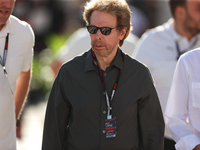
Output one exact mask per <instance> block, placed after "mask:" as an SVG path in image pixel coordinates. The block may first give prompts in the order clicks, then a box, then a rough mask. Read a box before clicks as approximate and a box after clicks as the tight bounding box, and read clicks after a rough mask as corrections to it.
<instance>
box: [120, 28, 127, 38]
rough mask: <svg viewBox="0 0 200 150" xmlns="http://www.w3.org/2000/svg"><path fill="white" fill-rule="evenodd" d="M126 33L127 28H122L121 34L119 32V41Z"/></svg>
mask: <svg viewBox="0 0 200 150" xmlns="http://www.w3.org/2000/svg"><path fill="white" fill-rule="evenodd" d="M126 31H127V27H124V28H123V29H122V30H121V32H120V38H119V39H120V40H122V39H123V38H124V36H125V35H126Z"/></svg>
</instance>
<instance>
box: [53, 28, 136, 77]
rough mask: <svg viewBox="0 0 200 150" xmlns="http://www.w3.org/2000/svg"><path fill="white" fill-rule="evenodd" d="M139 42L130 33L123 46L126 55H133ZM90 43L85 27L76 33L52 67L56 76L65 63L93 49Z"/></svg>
mask: <svg viewBox="0 0 200 150" xmlns="http://www.w3.org/2000/svg"><path fill="white" fill-rule="evenodd" d="M137 41H138V37H137V36H135V35H134V34H132V33H130V34H129V36H128V37H127V38H126V39H125V41H124V44H123V46H122V48H123V49H124V50H125V51H124V53H127V54H129V55H132V53H133V50H134V48H135V45H136V43H137ZM90 42H91V39H90V35H89V34H88V31H87V29H86V28H85V27H84V28H80V29H78V30H77V31H75V32H74V33H73V34H72V35H71V36H70V37H69V39H68V40H67V41H66V43H65V44H64V45H63V46H62V47H61V48H60V50H59V51H58V54H57V59H56V60H55V62H54V64H53V65H52V69H53V71H54V73H55V75H57V73H58V71H59V69H60V67H61V65H62V64H63V63H64V62H67V61H69V60H71V59H73V58H74V57H75V56H78V55H81V54H82V53H84V52H85V51H83V50H84V49H88V50H89V49H90V47H91V45H90ZM83 47H84V48H83Z"/></svg>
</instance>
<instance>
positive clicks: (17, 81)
mask: <svg viewBox="0 0 200 150" xmlns="http://www.w3.org/2000/svg"><path fill="white" fill-rule="evenodd" d="M14 3H15V0H0V150H16V120H17V119H18V118H19V116H20V110H21V108H22V106H23V103H24V100H25V97H26V94H27V91H28V87H29V81H30V78H31V62H32V59H33V46H34V33H33V30H32V28H31V27H30V25H29V24H28V23H26V22H24V21H21V20H19V19H18V18H16V17H14V16H13V15H11V13H12V10H13V8H14Z"/></svg>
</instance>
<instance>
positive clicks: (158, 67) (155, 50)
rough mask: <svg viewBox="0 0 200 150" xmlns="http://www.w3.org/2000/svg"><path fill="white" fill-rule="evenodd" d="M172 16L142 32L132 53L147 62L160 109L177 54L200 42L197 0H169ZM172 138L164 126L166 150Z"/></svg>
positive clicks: (171, 148)
mask: <svg viewBox="0 0 200 150" xmlns="http://www.w3.org/2000/svg"><path fill="white" fill-rule="evenodd" d="M169 4H170V8H171V13H172V16H173V18H170V19H169V20H168V21H167V22H166V23H164V24H163V25H160V26H158V27H155V28H154V29H151V30H149V31H147V32H145V33H144V34H143V36H142V37H141V39H140V40H139V41H138V44H137V45H136V48H135V50H134V53H133V57H135V58H136V59H137V60H139V61H141V62H142V63H144V64H146V65H147V66H148V67H149V69H150V71H151V74H152V76H153V79H154V81H155V85H156V89H157V92H158V96H159V99H160V103H161V107H162V110H163V113H164V112H165V107H166V103H167V98H168V95H169V90H170V87H171V82H172V79H173V74H174V69H175V66H176V63H177V60H178V58H179V56H180V55H181V54H182V53H184V52H186V51H189V50H191V49H194V48H197V47H199V46H200V9H199V8H200V0H170V1H169ZM174 144H175V142H174V141H173V139H172V136H171V134H170V131H169V129H168V128H167V127H166V129H165V144H164V146H165V150H173V149H175V147H174Z"/></svg>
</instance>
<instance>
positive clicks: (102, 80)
mask: <svg viewBox="0 0 200 150" xmlns="http://www.w3.org/2000/svg"><path fill="white" fill-rule="evenodd" d="M92 55H93V58H94V60H95V61H96V63H97V66H98V69H99V74H100V77H101V82H102V84H103V87H104V90H105V95H106V102H107V106H108V114H107V119H111V117H112V115H111V113H110V111H111V110H112V107H111V105H110V102H111V101H112V99H113V97H114V94H115V91H116V89H117V84H118V81H119V77H120V76H121V74H122V69H120V73H119V76H118V78H117V80H116V82H115V84H114V87H113V90H112V94H111V98H110V100H109V97H108V93H107V91H106V88H105V82H104V78H103V73H102V70H101V68H100V66H99V64H98V61H97V58H96V55H95V53H94V51H93V50H92ZM122 61H123V62H124V56H123V53H122Z"/></svg>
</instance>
